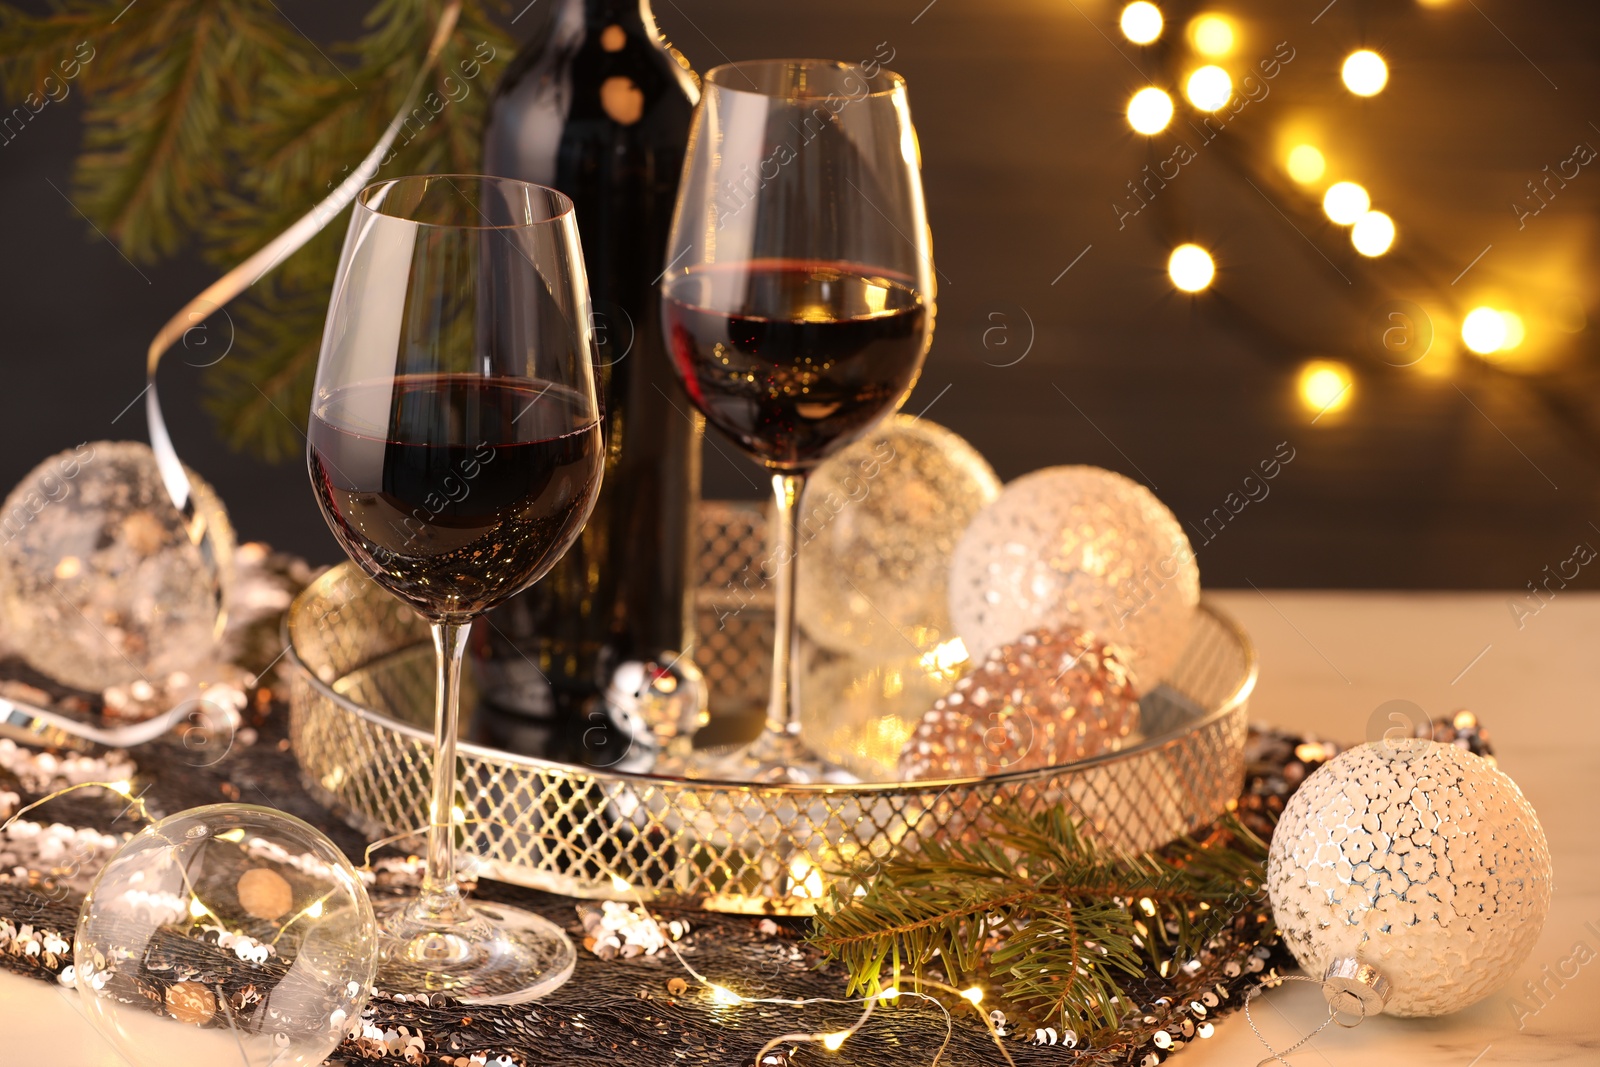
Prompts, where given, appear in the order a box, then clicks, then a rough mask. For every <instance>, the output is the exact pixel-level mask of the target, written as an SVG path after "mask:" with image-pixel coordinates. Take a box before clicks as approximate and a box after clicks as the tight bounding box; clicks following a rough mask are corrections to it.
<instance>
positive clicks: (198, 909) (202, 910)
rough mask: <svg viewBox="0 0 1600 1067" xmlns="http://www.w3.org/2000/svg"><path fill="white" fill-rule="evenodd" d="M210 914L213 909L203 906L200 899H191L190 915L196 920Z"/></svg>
mask: <svg viewBox="0 0 1600 1067" xmlns="http://www.w3.org/2000/svg"><path fill="white" fill-rule="evenodd" d="M210 912H211V909H210V908H208V907H206V906H205V905H204V904H202V903H201V902H200V898H199V897H190V898H189V914H190V915H192V916H194V917H195V918H196V919H198V918H200V916H202V915H208V914H210Z"/></svg>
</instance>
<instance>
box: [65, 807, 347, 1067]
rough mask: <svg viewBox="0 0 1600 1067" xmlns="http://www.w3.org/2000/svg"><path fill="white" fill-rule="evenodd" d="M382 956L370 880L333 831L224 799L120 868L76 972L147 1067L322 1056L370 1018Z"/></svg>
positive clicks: (79, 941)
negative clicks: (369, 893) (324, 831)
mask: <svg viewBox="0 0 1600 1067" xmlns="http://www.w3.org/2000/svg"><path fill="white" fill-rule="evenodd" d="M377 962H378V939H377V924H376V921H375V920H374V918H373V914H372V905H371V903H370V902H369V900H368V899H367V891H366V887H365V886H364V885H363V884H362V882H361V878H360V875H358V874H357V872H356V870H355V868H354V867H353V866H351V864H350V861H349V860H348V859H346V858H345V856H344V854H343V853H342V852H340V851H339V849H338V848H337V847H335V845H334V844H333V842H331V841H329V840H328V838H327V837H326V836H325V835H323V834H322V833H321V832H320V831H319V830H317V829H316V828H315V827H312V826H310V825H309V824H307V823H305V822H302V821H301V820H299V819H296V818H294V817H293V816H291V815H285V814H284V813H283V812H280V811H275V810H273V809H271V808H263V807H256V806H253V805H248V804H214V805H211V806H208V807H203V808H192V809H190V810H188V811H184V812H179V813H178V814H176V815H172V816H169V817H168V818H165V819H162V820H160V821H159V822H156V823H153V824H151V825H150V826H148V827H146V828H145V829H144V830H142V831H140V832H139V833H138V834H136V835H134V837H133V838H131V839H130V840H129V841H128V843H127V844H125V845H124V846H123V847H122V848H121V849H120V850H119V851H118V852H117V854H116V855H115V856H113V857H112V858H111V860H110V862H108V863H107V864H106V866H105V868H104V869H103V870H102V871H101V872H100V874H99V876H98V877H97V878H96V879H95V882H94V885H93V886H92V887H91V889H90V890H89V895H88V896H87V897H86V898H85V899H84V902H83V910H82V912H81V913H80V914H79V917H78V930H77V935H76V937H75V939H74V942H73V971H74V974H73V983H74V984H75V985H76V987H77V989H78V991H79V993H81V994H82V1001H83V1006H84V1012H85V1014H86V1015H87V1016H88V1017H89V1019H90V1021H91V1022H93V1023H94V1025H95V1027H96V1029H98V1030H99V1031H100V1032H101V1033H102V1034H103V1035H104V1036H105V1037H106V1039H107V1040H109V1041H110V1042H111V1044H112V1045H114V1046H115V1047H116V1048H117V1050H118V1051H119V1052H121V1053H122V1055H123V1056H125V1057H126V1058H127V1060H128V1062H129V1063H130V1064H133V1065H134V1067H191V1065H193V1067H268V1065H270V1067H299V1065H305V1067H313V1065H315V1064H320V1063H322V1062H323V1060H325V1059H326V1058H327V1057H328V1055H329V1054H330V1053H331V1052H332V1051H333V1050H334V1048H335V1047H337V1046H338V1044H339V1042H340V1041H341V1040H342V1039H343V1038H344V1036H345V1034H346V1033H348V1032H349V1031H350V1029H351V1027H352V1026H353V1025H355V1024H356V1023H358V1022H359V1020H360V1016H361V1011H362V1009H363V1008H364V1007H365V1005H366V1002H367V996H368V993H369V990H370V986H371V983H372V978H373V974H374V972H375V970H376V968H377Z"/></svg>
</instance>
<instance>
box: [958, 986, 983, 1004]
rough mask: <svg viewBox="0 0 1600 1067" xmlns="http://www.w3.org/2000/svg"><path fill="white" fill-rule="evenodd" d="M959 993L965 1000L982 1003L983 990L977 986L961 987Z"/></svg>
mask: <svg viewBox="0 0 1600 1067" xmlns="http://www.w3.org/2000/svg"><path fill="white" fill-rule="evenodd" d="M961 995H962V996H963V997H965V998H966V999H967V1000H970V1001H972V1003H974V1004H982V1003H983V990H981V989H979V988H978V987H977V986H973V987H972V988H971V989H963V990H962V991H961Z"/></svg>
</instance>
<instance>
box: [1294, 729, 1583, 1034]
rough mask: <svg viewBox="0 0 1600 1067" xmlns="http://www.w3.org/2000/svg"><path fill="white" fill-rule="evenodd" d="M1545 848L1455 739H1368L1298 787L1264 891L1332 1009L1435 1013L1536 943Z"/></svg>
mask: <svg viewBox="0 0 1600 1067" xmlns="http://www.w3.org/2000/svg"><path fill="white" fill-rule="evenodd" d="M1550 877H1551V872H1550V848H1549V846H1548V845H1547V844H1546V842H1545V837H1544V830H1543V829H1542V828H1541V827H1540V826H1539V818H1538V816H1537V815H1536V814H1535V813H1534V810H1533V805H1531V804H1529V803H1528V800H1527V798H1526V797H1524V796H1523V795H1522V790H1520V789H1518V788H1517V784H1516V783H1515V782H1513V781H1512V780H1511V779H1510V778H1509V777H1508V776H1507V775H1506V774H1505V773H1504V772H1502V771H1500V770H1499V769H1498V768H1496V767H1495V765H1494V764H1493V763H1491V762H1490V761H1488V760H1486V759H1484V758H1483V757H1481V756H1474V755H1473V754H1472V753H1470V752H1466V751H1463V750H1462V749H1460V748H1457V747H1456V746H1454V745H1444V744H1439V743H1438V742H1436V741H1430V740H1422V739H1410V738H1407V739H1402V740H1399V741H1374V742H1371V743H1369V744H1365V745H1362V746H1361V747H1359V748H1353V749H1350V750H1349V751H1347V752H1342V753H1340V754H1339V755H1338V756H1336V757H1334V758H1333V759H1331V760H1329V761H1328V762H1327V763H1325V764H1323V766H1321V767H1319V768H1318V769H1317V771H1316V772H1315V773H1314V774H1312V775H1311V776H1310V777H1309V778H1307V779H1306V780H1305V782H1304V783H1302V784H1301V786H1300V788H1299V789H1297V790H1296V791H1295V793H1294V795H1293V796H1292V797H1290V798H1289V802H1288V804H1287V805H1286V806H1285V807H1284V811H1283V816H1282V818H1280V819H1279V820H1278V826H1277V829H1276V830H1275V831H1274V832H1273V835H1272V847H1271V850H1270V852H1269V854H1268V859H1267V892H1268V895H1269V896H1270V898H1271V900H1272V911H1273V915H1274V917H1275V919H1276V920H1277V923H1278V927H1279V929H1281V930H1282V931H1283V937H1284V941H1285V942H1286V943H1287V944H1288V946H1289V949H1290V951H1292V952H1293V953H1294V957H1295V959H1296V960H1298V961H1299V962H1300V965H1301V966H1302V967H1304V968H1305V969H1306V971H1307V972H1308V973H1310V974H1311V975H1312V976H1313V977H1316V978H1325V979H1326V982H1325V989H1324V991H1325V992H1326V993H1327V994H1328V996H1329V1001H1330V1003H1331V1004H1333V1006H1334V1007H1335V1008H1337V1009H1339V1010H1341V1011H1342V1012H1345V1013H1347V1014H1351V1015H1357V1016H1359V1015H1360V1014H1362V1013H1363V1012H1364V1013H1365V1014H1374V1013H1375V1012H1376V1011H1384V1012H1388V1013H1390V1014H1393V1015H1445V1014H1448V1013H1449V1012H1453V1011H1459V1010H1460V1009H1462V1008H1465V1007H1467V1006H1468V1005H1470V1004H1475V1003H1477V1002H1478V1001H1480V1000H1482V999H1483V998H1484V997H1486V996H1488V995H1489V994H1490V993H1491V992H1493V991H1494V990H1495V989H1496V988H1498V987H1499V986H1500V985H1502V984H1503V983H1504V982H1505V981H1506V979H1508V978H1509V977H1511V975H1512V973H1513V972H1514V971H1515V970H1516V969H1517V967H1518V966H1519V965H1520V964H1521V963H1522V961H1523V960H1525V959H1526V958H1527V957H1528V953H1529V952H1531V951H1532V950H1533V945H1534V942H1536V941H1537V940H1538V939H1539V931H1540V929H1541V928H1542V927H1543V926H1544V920H1545V917H1546V915H1547V914H1548V913H1549V910H1550V888H1551V884H1550Z"/></svg>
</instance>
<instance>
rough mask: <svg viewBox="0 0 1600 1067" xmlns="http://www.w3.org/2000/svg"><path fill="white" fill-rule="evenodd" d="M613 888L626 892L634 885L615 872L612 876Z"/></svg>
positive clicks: (619, 891)
mask: <svg viewBox="0 0 1600 1067" xmlns="http://www.w3.org/2000/svg"><path fill="white" fill-rule="evenodd" d="M611 888H612V889H614V890H615V891H616V892H618V893H626V892H627V891H628V890H630V889H632V888H633V887H632V886H630V885H629V884H628V883H627V882H626V881H624V880H623V879H621V878H618V877H617V876H616V875H614V874H613V875H612V876H611Z"/></svg>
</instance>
